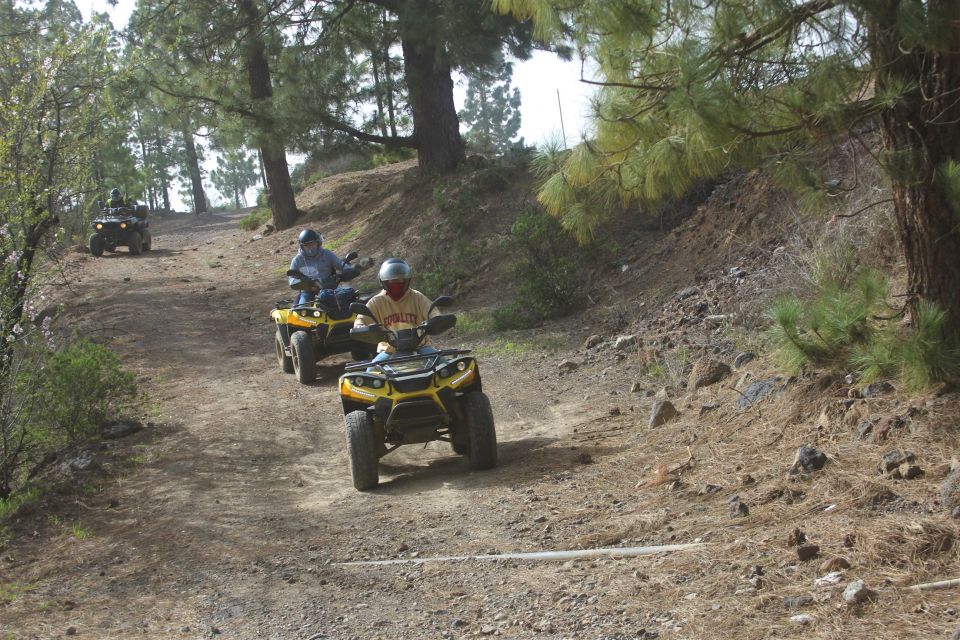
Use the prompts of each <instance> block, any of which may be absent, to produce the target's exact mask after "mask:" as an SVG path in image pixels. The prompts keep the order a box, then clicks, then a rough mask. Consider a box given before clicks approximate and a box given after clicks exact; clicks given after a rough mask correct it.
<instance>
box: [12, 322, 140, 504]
mask: <svg viewBox="0 0 960 640" xmlns="http://www.w3.org/2000/svg"><path fill="white" fill-rule="evenodd" d="M17 358H18V362H19V364H18V365H17V366H16V367H15V369H14V370H13V371H15V373H13V374H12V378H11V380H10V381H9V384H8V385H7V388H6V389H5V392H6V396H5V402H6V405H7V407H9V408H10V409H11V410H9V411H4V412H2V414H0V435H2V439H0V453H2V455H0V498H6V499H8V500H9V498H10V497H11V496H13V495H14V494H15V493H16V492H18V491H21V490H23V489H24V488H25V482H26V481H27V480H28V479H29V478H31V477H32V476H34V475H36V473H37V472H38V471H39V470H40V469H41V468H42V467H43V466H44V464H47V463H49V462H50V461H51V460H52V459H53V454H56V453H57V452H58V451H60V450H62V449H63V448H65V447H67V446H69V445H72V444H75V443H78V442H82V441H84V440H87V439H89V438H91V437H93V436H95V435H96V434H97V433H98V430H99V427H100V425H101V424H103V423H104V422H105V421H107V420H110V419H113V418H116V417H119V416H120V415H122V414H123V413H125V412H127V411H129V410H131V409H133V408H134V407H135V405H136V402H137V401H138V399H139V396H138V392H137V387H136V383H135V380H134V376H133V374H131V373H128V372H126V371H124V370H123V369H122V368H121V366H120V361H119V360H118V359H117V357H116V355H114V354H113V352H112V351H110V350H109V349H107V348H106V347H104V346H101V345H98V344H95V343H93V342H91V341H90V340H86V339H81V340H78V341H76V342H74V343H73V344H70V345H68V346H66V347H64V348H62V349H60V350H59V351H56V352H49V351H47V350H46V349H44V348H43V347H41V346H35V347H30V346H25V347H24V348H23V349H22V350H18V353H17Z"/></svg>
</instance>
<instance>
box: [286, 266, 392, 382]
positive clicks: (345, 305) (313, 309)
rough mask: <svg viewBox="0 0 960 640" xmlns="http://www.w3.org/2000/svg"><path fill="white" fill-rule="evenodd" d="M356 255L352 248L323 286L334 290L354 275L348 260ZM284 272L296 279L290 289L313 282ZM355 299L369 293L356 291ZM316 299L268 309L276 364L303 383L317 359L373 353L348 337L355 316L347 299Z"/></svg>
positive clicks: (313, 374)
mask: <svg viewBox="0 0 960 640" xmlns="http://www.w3.org/2000/svg"><path fill="white" fill-rule="evenodd" d="M356 257H357V252H356V251H351V252H350V253H349V254H347V256H346V257H345V258H344V263H345V267H344V269H343V272H342V273H340V274H337V276H336V278H335V280H336V281H335V282H326V283H324V284H325V285H327V286H326V287H325V288H328V289H334V287H336V286H337V285H338V284H339V283H340V282H346V281H347V280H351V279H353V278H355V277H356V276H357V275H358V274H359V273H360V270H359V269H357V268H356V267H354V266H352V265H350V261H351V260H354V259H355V258H356ZM287 275H288V276H291V277H294V278H299V279H300V283H299V284H297V285H295V286H294V289H297V290H306V289H310V288H311V287H312V286H313V281H312V280H311V279H310V278H309V277H308V276H307V275H306V274H303V273H301V272H300V271H298V270H296V269H292V270H290V271H287ZM355 299H358V300H366V299H369V295H368V294H357V296H356V298H355ZM320 300H321V294H318V295H317V299H316V300H313V301H311V302H305V303H303V304H296V303H294V302H290V301H281V302H278V303H277V305H276V307H275V308H274V309H273V310H272V311H271V312H270V317H271V318H273V321H274V323H275V324H276V326H277V331H276V334H275V336H274V346H275V348H276V353H277V363H278V364H279V365H280V369H281V370H282V371H283V372H284V373H293V374H296V376H297V380H298V381H300V382H301V383H303V384H309V383H311V382H313V381H314V380H315V379H316V377H317V362H319V361H320V360H322V359H323V358H325V357H327V356H330V355H333V354H337V353H350V356H351V357H352V358H353V359H354V360H363V359H367V358H370V357H372V354H373V353H374V352H375V348H372V347H370V346H369V345H368V344H366V343H363V342H357V341H355V340H353V339H352V338H351V337H350V329H351V328H352V327H353V323H354V321H355V320H356V318H357V316H356V314H355V313H353V312H352V311H351V310H350V302H352V301H351V300H344V301H341V302H340V303H339V304H338V305H334V304H332V303H330V304H324V303H323V302H321V301H320Z"/></svg>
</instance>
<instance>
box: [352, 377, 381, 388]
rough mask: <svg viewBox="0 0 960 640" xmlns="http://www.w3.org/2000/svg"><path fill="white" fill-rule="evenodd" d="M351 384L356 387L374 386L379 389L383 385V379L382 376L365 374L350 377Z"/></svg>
mask: <svg viewBox="0 0 960 640" xmlns="http://www.w3.org/2000/svg"><path fill="white" fill-rule="evenodd" d="M350 384H352V385H353V386H355V387H373V388H374V389H379V388H381V387H382V386H383V380H381V379H380V378H365V377H363V376H354V377H353V378H351V379H350Z"/></svg>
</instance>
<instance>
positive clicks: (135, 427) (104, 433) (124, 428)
mask: <svg viewBox="0 0 960 640" xmlns="http://www.w3.org/2000/svg"><path fill="white" fill-rule="evenodd" d="M141 429H143V425H142V424H140V423H139V422H126V421H123V420H117V421H115V422H108V423H106V424H104V425H102V426H101V427H100V435H101V437H103V438H106V439H107V440H115V439H117V438H125V437H127V436H129V435H131V434H134V433H136V432H137V431H140V430H141Z"/></svg>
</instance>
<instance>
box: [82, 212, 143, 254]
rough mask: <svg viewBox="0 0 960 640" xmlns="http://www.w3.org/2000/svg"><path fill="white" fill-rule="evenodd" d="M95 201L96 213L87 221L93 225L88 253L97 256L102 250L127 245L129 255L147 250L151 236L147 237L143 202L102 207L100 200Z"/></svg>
mask: <svg viewBox="0 0 960 640" xmlns="http://www.w3.org/2000/svg"><path fill="white" fill-rule="evenodd" d="M98 204H99V205H100V214H99V215H98V216H97V217H96V218H94V220H93V222H92V223H91V224H92V225H93V235H91V236H90V253H91V254H93V255H94V256H95V257H97V258H99V257H100V256H102V255H103V252H104V250H106V251H110V252H113V251H116V250H117V247H121V246H126V247H128V248H129V249H130V255H132V256H135V255H139V254H140V253H141V252H143V251H149V250H150V247H151V245H152V243H153V239H152V238H151V237H150V230H149V226H150V221H149V220H147V212H148V211H149V207H148V206H147V205H145V204H132V205H128V206H125V207H104V206H103V203H98Z"/></svg>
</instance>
